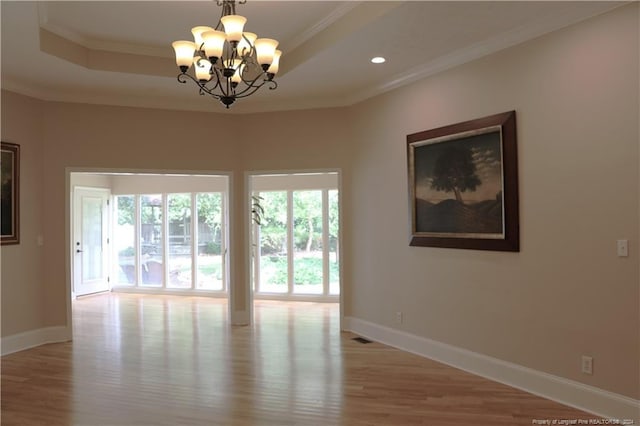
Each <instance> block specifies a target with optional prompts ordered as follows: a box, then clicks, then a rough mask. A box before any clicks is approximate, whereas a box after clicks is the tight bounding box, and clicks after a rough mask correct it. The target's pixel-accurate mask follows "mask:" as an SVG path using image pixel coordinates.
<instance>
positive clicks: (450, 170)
mask: <svg viewBox="0 0 640 426" xmlns="http://www.w3.org/2000/svg"><path fill="white" fill-rule="evenodd" d="M481 183H482V181H481V180H480V178H479V177H478V175H477V173H476V164H475V162H474V161H473V156H472V152H471V149H469V148H466V147H462V146H455V145H454V146H450V147H448V148H447V149H445V150H444V151H443V152H442V153H441V154H440V156H439V157H438V159H437V160H436V162H435V166H434V169H433V176H432V178H431V187H432V188H433V189H435V190H437V191H444V192H453V193H454V194H455V196H456V200H458V201H459V202H461V203H462V202H463V201H462V196H461V193H462V192H465V191H475V189H476V188H477V187H478V186H479V185H480V184H481Z"/></svg>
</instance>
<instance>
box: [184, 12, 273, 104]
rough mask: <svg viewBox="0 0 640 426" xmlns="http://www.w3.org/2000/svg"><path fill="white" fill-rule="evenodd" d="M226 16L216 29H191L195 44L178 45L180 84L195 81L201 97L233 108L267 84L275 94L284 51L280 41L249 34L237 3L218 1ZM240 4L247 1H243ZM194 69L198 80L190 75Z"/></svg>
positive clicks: (223, 16)
mask: <svg viewBox="0 0 640 426" xmlns="http://www.w3.org/2000/svg"><path fill="white" fill-rule="evenodd" d="M216 3H217V4H218V6H222V15H221V16H220V20H219V21H218V24H217V25H216V27H215V28H211V27H206V26H198V27H194V28H192V29H191V33H192V34H193V38H194V40H195V42H193V41H186V40H180V41H174V42H173V43H172V46H173V49H174V50H175V53H176V64H177V65H178V68H180V74H178V81H179V82H180V83H186V82H187V81H188V80H192V81H193V82H194V83H196V84H197V85H198V88H199V92H200V95H210V96H212V97H214V98H215V99H218V100H219V101H220V102H222V104H223V105H224V106H225V107H226V108H229V106H230V105H231V104H233V103H234V102H235V101H236V99H239V98H246V97H247V96H250V95H252V94H254V93H255V92H256V91H257V90H258V89H260V88H261V87H262V86H264V85H265V84H266V85H267V86H268V87H269V89H271V90H274V89H275V88H277V87H278V83H276V81H275V80H274V79H273V78H274V77H275V75H276V73H277V72H278V67H279V62H280V55H281V54H282V52H281V51H279V50H276V47H277V46H278V41H277V40H273V39H270V38H258V36H257V35H256V34H254V33H250V32H245V31H244V24H245V23H246V22H247V18H245V17H244V16H240V15H236V1H235V0H216ZM238 3H239V4H244V3H246V0H239V2H238ZM192 65H193V67H194V74H195V77H194V76H193V75H191V74H188V73H187V71H188V70H189V68H191V66H192Z"/></svg>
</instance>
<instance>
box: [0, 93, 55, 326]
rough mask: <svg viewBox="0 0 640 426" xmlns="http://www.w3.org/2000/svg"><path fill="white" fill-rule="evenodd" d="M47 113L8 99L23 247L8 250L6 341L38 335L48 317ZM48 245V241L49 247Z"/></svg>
mask: <svg viewBox="0 0 640 426" xmlns="http://www.w3.org/2000/svg"><path fill="white" fill-rule="evenodd" d="M42 119H43V108H42V104H41V102H40V101H37V100H35V99H31V98H27V97H24V96H19V95H15V94H13V93H6V92H3V93H2V141H4V142H11V143H17V144H19V145H20V156H21V159H20V160H21V161H20V244H18V245H8V246H2V249H1V250H0V256H1V258H2V293H1V296H0V297H1V298H2V336H9V335H13V334H18V333H23V332H26V331H31V330H37V329H39V328H42V327H44V326H45V325H46V321H45V316H44V299H43V298H42V292H43V279H42V278H43V265H44V247H43V246H39V245H38V237H39V236H42V235H43V233H44V225H43V184H44V182H43V133H42V128H43V124H42ZM44 242H45V243H46V241H44Z"/></svg>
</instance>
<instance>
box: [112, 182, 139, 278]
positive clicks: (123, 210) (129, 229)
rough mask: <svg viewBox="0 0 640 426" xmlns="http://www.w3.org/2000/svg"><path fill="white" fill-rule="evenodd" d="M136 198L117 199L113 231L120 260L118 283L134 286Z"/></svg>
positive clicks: (130, 196) (117, 274) (117, 268)
mask: <svg viewBox="0 0 640 426" xmlns="http://www.w3.org/2000/svg"><path fill="white" fill-rule="evenodd" d="M135 199H136V198H135V196H133V195H118V196H117V197H116V200H115V201H116V223H115V226H114V229H113V243H114V248H115V251H116V254H117V258H118V264H117V265H116V274H114V275H115V276H116V277H117V278H116V280H117V281H116V282H117V283H118V284H129V285H134V284H135V283H136V250H135V246H136V227H135V223H136V222H135V216H136V205H135Z"/></svg>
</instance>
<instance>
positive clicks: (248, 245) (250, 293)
mask: <svg viewBox="0 0 640 426" xmlns="http://www.w3.org/2000/svg"><path fill="white" fill-rule="evenodd" d="M313 173H337V175H338V220H339V223H340V227H339V229H338V244H339V247H341V249H340V250H339V252H338V260H339V263H340V270H339V277H340V294H339V295H338V305H339V311H340V314H339V317H340V330H344V329H345V319H344V293H345V292H344V283H345V281H344V252H345V250H344V244H343V222H344V211H343V209H344V199H345V198H344V194H343V186H342V169H340V168H327V169H305V170H299V169H296V170H252V171H245V172H244V194H243V195H244V203H243V205H244V222H245V225H246V226H247V228H246V229H247V230H248V232H245V243H244V247H245V274H246V275H245V276H246V277H247V279H246V281H247V285H246V288H247V292H246V294H245V298H246V301H247V307H248V309H249V312H248V313H247V315H248V318H249V320H248V321H249V323H250V324H253V323H254V315H253V314H254V309H253V304H254V289H253V282H252V280H251V276H252V273H253V266H254V265H253V260H252V251H253V247H252V234H253V232H252V229H253V228H252V225H253V222H252V217H251V202H252V200H251V194H252V190H253V188H252V185H251V178H252V177H253V176H259V175H285V174H287V175H288V174H313ZM304 299H305V298H304V296H302V297H295V296H293V297H290V298H289V300H292V301H294V300H304Z"/></svg>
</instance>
